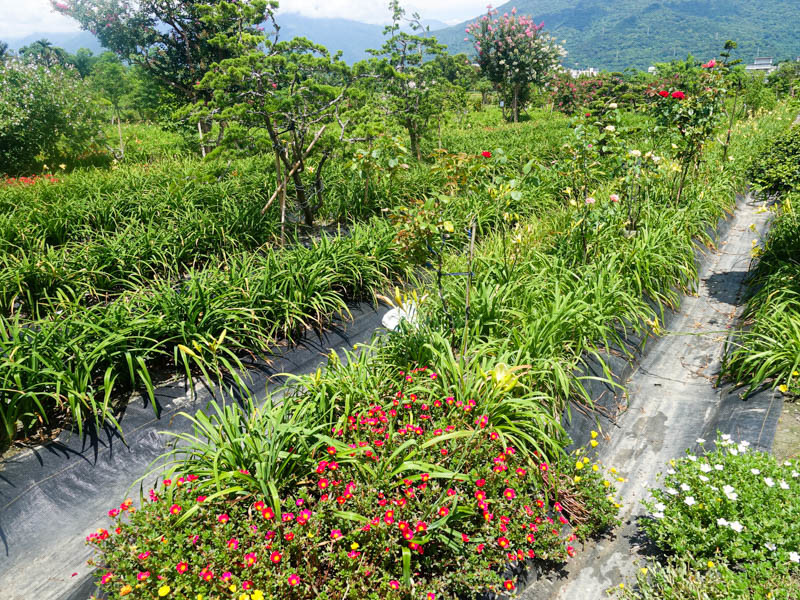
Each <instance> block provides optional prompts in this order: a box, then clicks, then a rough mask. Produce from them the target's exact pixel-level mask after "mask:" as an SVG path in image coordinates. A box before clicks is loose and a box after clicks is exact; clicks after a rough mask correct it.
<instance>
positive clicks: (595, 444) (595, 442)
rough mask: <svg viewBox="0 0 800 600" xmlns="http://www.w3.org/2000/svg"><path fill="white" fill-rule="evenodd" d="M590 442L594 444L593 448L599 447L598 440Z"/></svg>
mask: <svg viewBox="0 0 800 600" xmlns="http://www.w3.org/2000/svg"><path fill="white" fill-rule="evenodd" d="M589 443H590V444H591V445H592V448H597V444H598V442H597V440H592V441H591V442H589Z"/></svg>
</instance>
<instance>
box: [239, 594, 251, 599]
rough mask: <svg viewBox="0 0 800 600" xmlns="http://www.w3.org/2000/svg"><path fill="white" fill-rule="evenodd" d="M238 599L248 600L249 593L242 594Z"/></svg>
mask: <svg viewBox="0 0 800 600" xmlns="http://www.w3.org/2000/svg"><path fill="white" fill-rule="evenodd" d="M239 600H250V594H242V595H241V596H239Z"/></svg>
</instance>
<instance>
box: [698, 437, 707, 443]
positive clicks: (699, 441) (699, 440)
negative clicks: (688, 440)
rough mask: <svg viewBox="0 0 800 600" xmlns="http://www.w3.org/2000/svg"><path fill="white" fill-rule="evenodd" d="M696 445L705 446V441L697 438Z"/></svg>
mask: <svg viewBox="0 0 800 600" xmlns="http://www.w3.org/2000/svg"><path fill="white" fill-rule="evenodd" d="M697 443H698V444H705V443H706V441H705V440H704V439H703V438H697Z"/></svg>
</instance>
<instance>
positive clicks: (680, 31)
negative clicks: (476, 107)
mask: <svg viewBox="0 0 800 600" xmlns="http://www.w3.org/2000/svg"><path fill="white" fill-rule="evenodd" d="M514 7H516V8H517V11H518V12H520V13H523V14H529V15H531V16H533V17H534V19H535V21H536V22H537V23H538V22H540V21H544V24H545V29H546V30H548V31H550V32H552V33H554V34H555V35H556V36H557V37H558V38H559V39H563V40H566V41H565V43H564V46H565V47H566V49H567V52H568V55H567V57H566V59H565V64H566V66H570V67H574V66H575V65H576V64H577V65H578V66H580V67H585V66H594V67H598V68H605V69H610V70H611V69H624V68H626V67H638V68H646V67H647V66H648V65H651V64H653V63H654V62H661V61H668V60H672V59H673V58H683V57H685V56H686V54H687V53H692V54H694V55H695V56H698V57H710V56H713V55H715V54H716V53H717V52H718V51H719V48H720V46H721V45H722V44H723V43H724V42H725V40H727V39H734V40H736V41H737V42H738V43H739V54H738V55H739V56H740V57H741V58H743V59H744V60H746V61H749V60H751V59H752V58H753V57H754V56H756V55H758V56H774V57H776V58H778V59H788V58H794V57H795V56H798V55H800V36H798V35H797V25H798V23H800V2H797V1H796V0H762V1H760V2H750V1H748V0H514V1H512V2H506V3H505V4H502V5H500V6H499V7H498V10H499V11H500V13H501V14H502V13H503V12H510V11H511V9H512V8H514ZM465 26H466V23H464V24H460V25H456V26H453V27H450V28H448V29H444V30H442V31H437V32H436V33H435V35H436V37H437V39H439V41H441V42H443V43H445V44H447V45H448V46H449V48H450V51H451V52H454V53H456V52H464V51H469V50H471V44H470V42H467V41H464V38H465V33H464V28H465Z"/></svg>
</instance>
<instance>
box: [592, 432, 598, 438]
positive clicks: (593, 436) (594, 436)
mask: <svg viewBox="0 0 800 600" xmlns="http://www.w3.org/2000/svg"><path fill="white" fill-rule="evenodd" d="M595 438H597V432H596V431H593V432H592V439H595Z"/></svg>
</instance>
